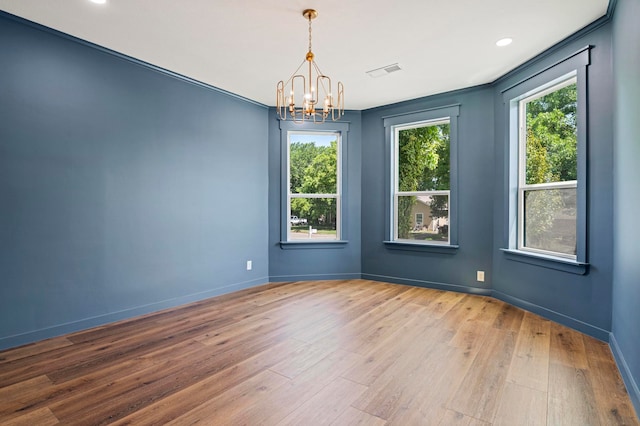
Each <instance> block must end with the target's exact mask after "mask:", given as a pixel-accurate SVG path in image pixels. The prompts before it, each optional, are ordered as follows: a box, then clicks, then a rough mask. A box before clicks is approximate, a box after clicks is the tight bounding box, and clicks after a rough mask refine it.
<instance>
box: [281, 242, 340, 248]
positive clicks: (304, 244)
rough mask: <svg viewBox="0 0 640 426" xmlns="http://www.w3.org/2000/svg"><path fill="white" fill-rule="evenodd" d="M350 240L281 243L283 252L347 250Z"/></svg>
mask: <svg viewBox="0 0 640 426" xmlns="http://www.w3.org/2000/svg"><path fill="white" fill-rule="evenodd" d="M348 243H349V241H348V240H324V241H322V240H320V241H280V248H281V249H283V250H298V249H333V248H345V247H346V246H347V244H348Z"/></svg>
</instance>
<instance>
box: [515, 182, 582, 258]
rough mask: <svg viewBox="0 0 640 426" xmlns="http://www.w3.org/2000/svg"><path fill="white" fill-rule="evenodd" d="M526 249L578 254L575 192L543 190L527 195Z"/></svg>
mask: <svg viewBox="0 0 640 426" xmlns="http://www.w3.org/2000/svg"><path fill="white" fill-rule="evenodd" d="M524 211H525V216H524V245H525V247H528V248H533V249H539V250H546V251H552V252H556V253H564V254H568V255H575V254H576V189H575V188H570V189H541V190H534V191H525V193H524Z"/></svg>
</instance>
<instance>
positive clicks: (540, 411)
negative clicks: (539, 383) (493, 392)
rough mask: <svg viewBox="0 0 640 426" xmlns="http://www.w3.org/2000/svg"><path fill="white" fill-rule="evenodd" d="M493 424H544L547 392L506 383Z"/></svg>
mask: <svg viewBox="0 0 640 426" xmlns="http://www.w3.org/2000/svg"><path fill="white" fill-rule="evenodd" d="M492 424H493V425H494V426H513V425H519V426H545V425H546V424H547V392H546V391H545V392H542V391H539V390H535V389H531V388H528V387H525V386H520V385H517V384H513V383H507V384H505V386H504V390H503V392H502V393H501V397H500V402H499V404H498V409H497V412H496V415H495V418H494V419H493V423H492Z"/></svg>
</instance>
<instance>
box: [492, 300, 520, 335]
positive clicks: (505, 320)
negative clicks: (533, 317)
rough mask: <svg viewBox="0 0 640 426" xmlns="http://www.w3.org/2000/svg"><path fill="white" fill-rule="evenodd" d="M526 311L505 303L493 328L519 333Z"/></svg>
mask: <svg viewBox="0 0 640 426" xmlns="http://www.w3.org/2000/svg"><path fill="white" fill-rule="evenodd" d="M524 314H525V311H524V310H522V309H520V308H517V307H515V306H513V305H509V304H508V303H503V304H502V306H501V308H500V312H499V313H498V316H497V317H496V319H495V321H494V322H493V327H495V328H497V329H500V330H510V331H516V332H517V331H518V330H520V324H521V323H522V318H523V317H524Z"/></svg>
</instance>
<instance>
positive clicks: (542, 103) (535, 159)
mask: <svg viewBox="0 0 640 426" xmlns="http://www.w3.org/2000/svg"><path fill="white" fill-rule="evenodd" d="M577 105H578V104H577V86H576V83H573V84H570V85H568V86H566V87H563V88H561V89H559V90H556V91H553V92H551V93H548V94H546V95H544V96H541V97H539V98H537V99H533V100H531V101H528V102H526V104H525V114H526V123H527V126H526V129H527V134H526V159H527V161H526V169H527V175H526V183H527V184H536V183H549V182H566V181H571V180H576V179H577V161H576V158H577V156H576V148H577V126H576V109H577Z"/></svg>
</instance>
